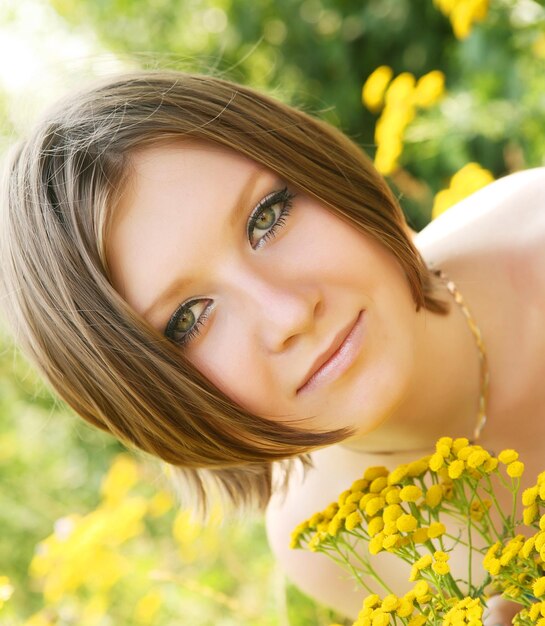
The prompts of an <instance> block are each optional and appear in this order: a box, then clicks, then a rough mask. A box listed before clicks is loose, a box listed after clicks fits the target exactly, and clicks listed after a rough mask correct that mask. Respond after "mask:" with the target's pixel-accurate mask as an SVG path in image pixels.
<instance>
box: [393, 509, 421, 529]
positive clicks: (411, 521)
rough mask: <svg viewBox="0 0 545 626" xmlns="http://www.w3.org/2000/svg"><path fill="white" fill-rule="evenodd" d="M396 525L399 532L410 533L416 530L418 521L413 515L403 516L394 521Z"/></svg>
mask: <svg viewBox="0 0 545 626" xmlns="http://www.w3.org/2000/svg"><path fill="white" fill-rule="evenodd" d="M396 525H397V528H398V529H399V531H400V532H403V533H410V532H412V531H413V530H416V527H417V526H418V520H417V519H416V517H414V516H413V515H407V514H403V515H401V516H400V517H398V519H397V520H396Z"/></svg>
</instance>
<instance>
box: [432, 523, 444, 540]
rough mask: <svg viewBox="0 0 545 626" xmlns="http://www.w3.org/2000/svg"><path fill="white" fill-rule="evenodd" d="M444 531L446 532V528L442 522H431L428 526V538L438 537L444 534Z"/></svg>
mask: <svg viewBox="0 0 545 626" xmlns="http://www.w3.org/2000/svg"><path fill="white" fill-rule="evenodd" d="M446 532H447V529H446V527H445V525H444V524H443V523H442V522H433V523H432V524H430V527H429V528H428V536H429V537H430V539H435V538H437V537H440V536H441V535H444V534H445V533H446Z"/></svg>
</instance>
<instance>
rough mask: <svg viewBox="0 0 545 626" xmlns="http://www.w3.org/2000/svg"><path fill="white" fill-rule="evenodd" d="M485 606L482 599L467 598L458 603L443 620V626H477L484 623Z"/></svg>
mask: <svg viewBox="0 0 545 626" xmlns="http://www.w3.org/2000/svg"><path fill="white" fill-rule="evenodd" d="M482 616H483V605H482V604H481V600H480V598H469V597H467V596H466V597H465V598H463V599H462V600H460V601H459V602H457V603H456V604H455V605H454V606H453V607H452V608H451V609H449V611H447V613H445V616H444V618H443V626H464V625H465V624H467V625H468V626H476V625H477V624H481V623H482Z"/></svg>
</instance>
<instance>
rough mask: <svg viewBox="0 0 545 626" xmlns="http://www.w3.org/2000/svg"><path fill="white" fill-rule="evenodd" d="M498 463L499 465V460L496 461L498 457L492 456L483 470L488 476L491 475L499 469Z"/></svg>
mask: <svg viewBox="0 0 545 626" xmlns="http://www.w3.org/2000/svg"><path fill="white" fill-rule="evenodd" d="M498 463H499V461H498V459H496V457H493V456H491V457H490V458H489V459H487V460H486V461H485V464H484V465H483V470H484V471H485V472H486V473H487V474H491V473H492V472H493V471H494V470H495V469H496V468H497V467H498Z"/></svg>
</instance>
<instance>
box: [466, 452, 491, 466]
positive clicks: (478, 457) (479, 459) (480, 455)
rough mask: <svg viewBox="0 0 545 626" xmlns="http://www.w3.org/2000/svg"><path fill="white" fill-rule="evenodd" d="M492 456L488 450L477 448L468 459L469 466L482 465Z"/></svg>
mask: <svg viewBox="0 0 545 626" xmlns="http://www.w3.org/2000/svg"><path fill="white" fill-rule="evenodd" d="M489 458H490V454H489V453H488V452H487V451H486V450H475V451H474V452H472V453H471V454H470V455H469V457H468V459H467V466H468V467H472V468H474V469H475V468H477V467H481V465H484V463H485V462H486V461H487V460H488V459H489Z"/></svg>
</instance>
